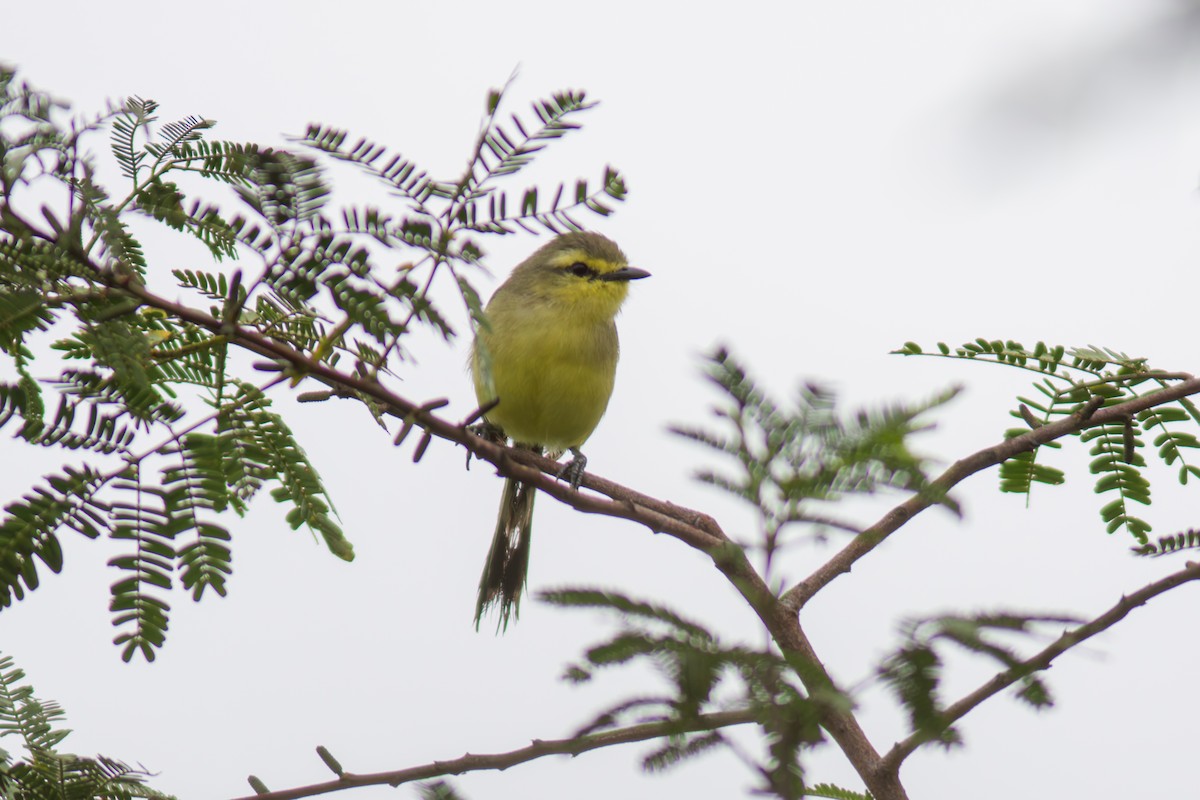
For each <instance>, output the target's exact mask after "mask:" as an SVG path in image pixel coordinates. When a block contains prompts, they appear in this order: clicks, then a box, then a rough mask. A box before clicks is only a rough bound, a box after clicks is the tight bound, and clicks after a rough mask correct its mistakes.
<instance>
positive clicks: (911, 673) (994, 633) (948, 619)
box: [878, 612, 1078, 747]
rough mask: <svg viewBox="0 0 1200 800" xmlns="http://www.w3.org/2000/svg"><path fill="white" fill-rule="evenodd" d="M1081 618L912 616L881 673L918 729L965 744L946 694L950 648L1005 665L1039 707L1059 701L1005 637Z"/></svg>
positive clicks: (928, 736)
mask: <svg viewBox="0 0 1200 800" xmlns="http://www.w3.org/2000/svg"><path fill="white" fill-rule="evenodd" d="M1076 622H1078V620H1075V619H1073V618H1071V617H1066V616H1047V615H1043V614H1038V615H1030V614H1016V613H1003V612H1002V613H989V614H978V615H974V616H963V615H957V614H954V615H947V616H942V617H935V618H932V619H922V620H913V621H909V622H907V623H905V624H904V626H903V628H902V630H901V633H902V636H903V638H904V643H903V644H902V645H901V647H899V648H898V649H897V650H896V651H895V652H894V653H893V654H892V655H890V656H888V657H887V658H886V659H885V660H884V662H883V663H882V664H881V665H880V667H879V669H878V675H879V677H880V678H881V679H882V680H883V682H884V683H885V684H887V685H888V687H890V688H891V690H892V692H893V693H894V694H895V696H896V698H897V700H898V701H899V702H900V704H901V706H903V708H904V709H905V710H906V711H907V712H908V718H909V725H910V727H911V730H912V732H913V734H915V735H917V736H919V737H920V738H921V739H922V740H924V741H930V742H939V743H941V744H942V745H944V746H946V747H951V746H954V745H958V744H961V743H962V737H961V735H960V734H959V732H958V731H957V730H956V729H955V728H954V726H953V722H954V720H953V719H952V718H951V717H950V716H949V715H948V714H947V710H946V707H945V705H944V703H943V701H942V699H941V692H940V689H941V684H942V674H943V672H944V668H945V655H944V653H943V651H944V650H945V649H946V647H948V646H949V647H953V648H955V649H957V650H959V651H965V652H966V653H969V654H972V655H976V656H982V657H984V658H986V659H988V660H990V661H993V662H995V663H997V664H999V666H1000V667H1001V669H1002V670H1004V672H1005V673H1006V674H1009V675H1013V676H1015V677H1017V678H1018V681H1017V682H1018V684H1019V686H1020V688H1019V689H1018V690H1017V697H1018V698H1019V699H1021V700H1023V701H1024V702H1026V703H1028V704H1029V705H1031V706H1033V707H1034V708H1047V707H1049V706H1051V705H1053V699H1052V698H1051V695H1050V690H1049V688H1048V687H1047V685H1046V683H1045V681H1043V680H1042V678H1041V676H1040V675H1038V674H1037V672H1036V671H1034V670H1032V669H1030V668H1029V667H1028V666H1027V665H1026V664H1025V663H1024V659H1023V658H1022V656H1021V655H1019V654H1018V653H1017V651H1016V650H1015V649H1014V648H1013V647H1011V646H1010V645H1008V644H1007V643H1005V642H1004V641H1003V638H1002V637H1003V636H1005V635H1008V636H1012V635H1014V634H1016V635H1024V636H1030V635H1034V634H1036V633H1037V632H1038V626H1040V625H1052V624H1064V625H1065V624H1073V623H1076Z"/></svg>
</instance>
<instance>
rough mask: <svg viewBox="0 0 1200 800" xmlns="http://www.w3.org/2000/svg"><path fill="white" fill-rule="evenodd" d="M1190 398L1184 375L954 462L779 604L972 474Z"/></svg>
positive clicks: (837, 571) (834, 573)
mask: <svg viewBox="0 0 1200 800" xmlns="http://www.w3.org/2000/svg"><path fill="white" fill-rule="evenodd" d="M1193 394H1200V378H1196V377H1193V376H1191V375H1188V376H1187V377H1186V379H1184V380H1182V381H1181V382H1179V383H1177V384H1175V385H1174V386H1170V387H1167V388H1166V389H1160V390H1159V391H1157V392H1150V393H1149V394H1144V395H1141V396H1140V397H1135V398H1133V399H1132V400H1128V401H1126V402H1124V403H1120V404H1118V405H1115V406H1109V407H1107V408H1103V409H1100V410H1099V411H1095V412H1094V413H1090V414H1089V413H1081V412H1076V413H1075V414H1072V415H1071V416H1069V417H1066V418H1064V419H1061V420H1058V421H1057V422H1051V423H1048V424H1046V425H1043V426H1041V427H1040V428H1036V429H1034V430H1031V431H1029V432H1027V433H1023V434H1021V435H1020V436H1017V437H1014V438H1012V439H1007V440H1005V441H1003V442H1001V443H999V444H997V445H993V446H992V447H988V448H985V449H983V450H980V451H978V452H976V453H973V454H971V455H969V456H967V457H966V458H962V459H960V460H958V461H956V462H954V463H953V464H952V465H951V466H950V467H949V469H947V470H946V471H945V472H943V473H942V474H941V475H940V476H938V478H937V479H936V480H934V481H933V482H932V483H931V484H930V486H929V490H928V491H925V492H922V493H920V494H916V495H913V496H912V497H910V498H909V499H908V500H906V501H904V502H903V503H901V504H900V505H898V506H896V507H895V508H893V509H892V510H891V511H889V512H887V513H886V514H884V516H883V517H882V518H881V519H880V520H879V521H878V522H876V523H875V524H874V525H872V526H870V527H869V528H867V529H866V530H864V531H863V532H862V533H861V534H859V535H858V536H856V537H855V538H854V539H852V540H851V541H850V543H849V544H847V545H846V546H845V547H844V548H842V549H841V550H840V551H839V552H838V553H837V554H836V555H834V556H833V558H831V559H829V560H828V561H826V562H825V563H824V564H822V565H821V566H820V567H818V568H817V570H816V571H814V572H813V573H812V574H811V575H809V576H808V577H807V578H805V579H804V580H803V581H801V582H800V583H798V584H796V585H795V586H793V587H792V588H791V589H789V590H788V591H787V592H786V593H785V594H784V595H783V602H784V603H785V604H786V605H787V606H788V607H789V608H793V609H795V610H797V611H799V610H800V609H801V608H803V607H804V605H805V604H806V603H807V602H808V601H809V600H811V599H812V598H813V596H815V595H816V594H817V592H819V591H821V589H823V588H825V587H826V586H828V585H829V584H830V583H832V582H833V580H834V579H835V578H837V577H838V576H839V575H842V574H844V573H847V572H849V571H850V570H851V568H852V567H853V566H854V564H855V562H857V561H858V560H859V559H860V558H862V557H863V556H865V555H867V554H868V553H870V552H871V551H872V550H874V549H875V548H876V547H878V546H879V544H880V543H882V542H883V540H885V539H886V538H887V537H889V536H891V535H892V534H893V533H895V532H896V531H897V530H899V529H900V527H901V526H903V525H904V524H905V523H907V522H908V521H909V520H911V519H912V518H913V517H915V516H916V515H917V514H919V513H921V512H922V511H924V510H925V509H927V508H929V507H930V506H932V505H936V503H937V499H938V498H940V497H945V496H946V494H948V493H949V492H950V490H951V489H953V488H954V487H955V486H957V485H958V484H960V483H962V482H963V481H964V480H966V479H967V478H969V477H971V476H972V475H974V474H975V473H977V472H981V471H983V470H985V469H987V468H988V467H993V466H995V465H996V464H999V463H1000V462H1002V461H1006V460H1008V459H1010V458H1012V457H1013V456H1015V455H1018V454H1020V453H1024V452H1027V451H1030V450H1034V449H1036V448H1038V447H1040V446H1042V445H1044V444H1046V443H1047V442H1052V441H1054V440H1056V439H1061V438H1063V437H1064V436H1070V435H1071V434H1074V433H1078V432H1079V431H1081V430H1084V429H1085V428H1094V427H1096V426H1098V425H1105V424H1109V423H1114V422H1123V421H1124V420H1126V419H1128V418H1129V417H1131V416H1133V415H1134V414H1136V413H1137V412H1139V411H1143V410H1145V409H1147V408H1153V407H1155V406H1160V405H1164V404H1166V403H1171V402H1174V401H1176V400H1179V399H1181V398H1183V397H1187V396H1189V395H1193ZM1084 411H1086V408H1085V409H1084Z"/></svg>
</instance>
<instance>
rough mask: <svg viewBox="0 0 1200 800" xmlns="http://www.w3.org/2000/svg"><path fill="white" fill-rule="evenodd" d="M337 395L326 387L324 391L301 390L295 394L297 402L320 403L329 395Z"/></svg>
mask: <svg viewBox="0 0 1200 800" xmlns="http://www.w3.org/2000/svg"><path fill="white" fill-rule="evenodd" d="M337 396H338V393H337V392H335V391H333V390H332V389H326V390H325V391H322V392H301V393H300V394H298V395H296V402H298V403H320V402H323V401H325V400H328V399H329V398H331V397H337Z"/></svg>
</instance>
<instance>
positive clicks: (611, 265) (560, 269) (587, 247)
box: [508, 232, 650, 319]
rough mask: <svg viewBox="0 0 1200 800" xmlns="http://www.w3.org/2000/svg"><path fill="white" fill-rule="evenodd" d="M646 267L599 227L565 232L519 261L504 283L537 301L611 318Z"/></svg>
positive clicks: (647, 273) (645, 273)
mask: <svg viewBox="0 0 1200 800" xmlns="http://www.w3.org/2000/svg"><path fill="white" fill-rule="evenodd" d="M649 275H650V273H649V272H646V271H645V270H643V269H638V268H637V267H631V266H629V261H628V259H626V258H625V254H624V253H623V252H621V248H620V247H617V244H616V242H614V241H613V240H611V239H609V238H607V237H605V236H601V235H600V234H598V233H586V232H577V233H564V234H562V235H561V236H556V237H554V238H553V239H552V240H550V241H549V242H547V243H546V244H544V245H542V246H541V247H540V248H538V250H537V252H535V253H534V254H533V255H531V256H530V257H529V258H527V259H525V260H524V261H522V262H521V264H520V265H518V266H517V268H516V269H515V270H513V273H512V276H511V277H510V278H509V279H508V283H509V284H510V285H511V288H512V289H515V290H517V291H518V292H520V293H521V294H523V295H525V296H527V297H530V298H531V299H534V298H536V300H537V301H538V302H542V303H552V304H554V305H562V306H569V307H570V309H571V313H572V314H574V315H577V316H579V315H584V316H595V317H598V318H610V319H611V318H612V317H613V316H615V315H616V313H617V311H618V309H620V307H621V303H622V302H624V300H625V296H626V295H627V294H628V292H629V281H632V280H637V279H639V278H645V277H647V276H649Z"/></svg>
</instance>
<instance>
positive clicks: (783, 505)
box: [672, 350, 957, 566]
mask: <svg viewBox="0 0 1200 800" xmlns="http://www.w3.org/2000/svg"><path fill="white" fill-rule="evenodd" d="M707 373H708V378H709V380H710V381H711V382H712V383H713V384H715V385H716V386H717V387H718V389H719V390H720V392H721V395H722V403H721V405H719V406H718V407H717V408H716V409H715V414H716V416H717V418H718V419H719V420H720V421H721V427H720V428H717V429H709V428H700V427H675V428H673V429H672V430H673V432H674V433H676V434H678V435H680V436H683V437H685V438H687V439H690V440H692V441H694V442H698V443H699V444H702V445H704V446H705V447H707V448H708V449H710V450H713V451H716V452H717V453H719V454H720V455H722V456H723V457H724V458H725V459H727V462H732V463H733V467H732V471H731V472H724V473H722V472H716V471H712V470H704V471H701V472H700V473H698V476H697V477H698V478H699V479H700V480H701V481H703V482H705V483H708V484H711V485H713V486H716V487H718V488H720V489H722V490H724V491H726V492H728V493H730V494H732V495H733V496H735V497H737V498H738V499H740V500H742V501H744V502H746V503H748V504H749V505H751V506H752V507H753V508H754V509H756V511H757V512H758V513H759V515H760V517H761V519H762V524H763V541H764V543H765V544H764V548H765V550H766V552H767V557H768V566H769V564H770V557H771V554H772V553H773V552H774V550H775V549H776V548H777V547H779V546H780V536H781V533H782V532H783V530H784V528H785V527H787V526H789V525H793V524H795V523H806V524H809V525H811V526H815V527H816V528H818V529H823V528H826V527H829V526H831V525H832V526H835V527H838V528H841V529H848V530H855V528H854V526H853V525H850V524H849V523H847V522H843V521H839V520H836V519H835V518H833V517H831V516H829V515H828V514H826V513H824V511H823V509H824V507H825V506H827V505H829V504H833V503H837V502H838V501H841V500H843V499H844V498H846V497H848V496H851V495H871V494H875V493H877V492H880V491H883V490H897V491H903V492H913V493H925V494H927V495H929V496H930V497H931V498H933V499H934V501H935V502H938V503H941V504H943V505H945V506H946V507H948V508H950V509H951V510H955V511H956V510H957V507H956V505H955V503H954V501H953V500H952V499H951V498H949V497H946V496H945V495H944V494H942V493H939V492H938V490H937V489H936V487H935V486H933V485H932V482H931V479H930V477H929V475H928V472H927V461H926V459H925V458H923V457H922V456H920V455H918V454H916V453H914V452H913V451H912V450H911V449H910V446H909V439H910V437H911V436H912V435H914V434H916V433H919V432H921V431H923V430H927V429H928V427H929V425H928V424H927V423H926V422H924V421H922V417H923V416H924V415H925V414H926V413H927V412H929V411H930V410H932V409H934V408H937V407H939V406H941V405H943V404H944V403H946V402H948V401H949V400H950V399H952V398H953V397H954V396H955V394H956V393H957V390H953V389H952V390H949V391H945V392H942V393H941V394H939V395H937V396H935V397H933V398H931V399H930V400H927V401H925V402H922V403H914V404H903V403H897V404H894V405H891V406H888V407H885V408H882V409H869V410H859V411H856V412H853V413H851V414H845V413H843V412H842V411H841V410H840V409H839V408H838V406H837V397H836V395H835V394H834V393H833V392H832V391H830V390H828V389H826V388H823V387H821V386H817V385H814V384H806V385H805V386H802V387H801V388H800V390H799V391H798V392H797V394H796V398H795V400H794V401H793V402H792V404H791V406H790V407H789V406H788V405H785V404H783V403H781V402H779V401H777V400H775V399H773V398H772V397H771V396H770V395H769V394H768V393H767V392H766V391H765V390H763V389H762V387H761V386H760V385H759V384H758V382H757V381H756V380H755V379H754V377H752V376H751V375H750V374H749V372H748V371H747V370H746V368H745V367H743V366H742V364H741V363H739V362H738V361H737V360H736V359H735V358H734V357H733V356H731V355H730V354H729V353H728V352H726V351H725V350H718V351H717V352H715V353H714V354H713V355H711V356H710V357H709V361H708V365H707Z"/></svg>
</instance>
